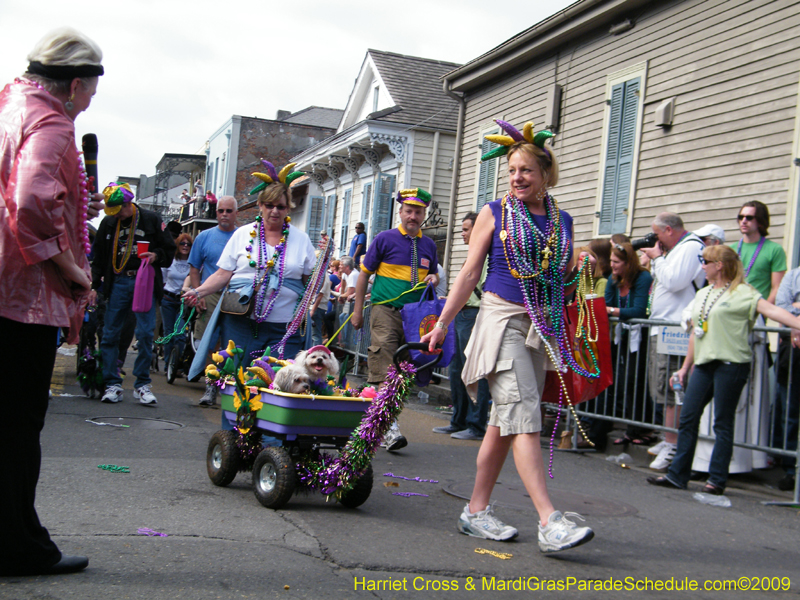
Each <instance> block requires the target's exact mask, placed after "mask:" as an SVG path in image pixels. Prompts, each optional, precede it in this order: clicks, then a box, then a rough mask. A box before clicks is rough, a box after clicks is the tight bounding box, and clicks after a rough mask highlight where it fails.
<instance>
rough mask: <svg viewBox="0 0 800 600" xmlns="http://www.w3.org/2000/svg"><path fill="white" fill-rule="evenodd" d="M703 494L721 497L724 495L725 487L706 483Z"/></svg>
mask: <svg viewBox="0 0 800 600" xmlns="http://www.w3.org/2000/svg"><path fill="white" fill-rule="evenodd" d="M703 493H704V494H710V495H712V496H722V495H724V494H725V486H722V487H720V486H718V485H714V484H713V483H707V484H705V485H704V486H703Z"/></svg>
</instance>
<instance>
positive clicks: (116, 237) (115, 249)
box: [111, 204, 139, 275]
mask: <svg viewBox="0 0 800 600" xmlns="http://www.w3.org/2000/svg"><path fill="white" fill-rule="evenodd" d="M131 206H133V217H131V230H130V233H129V234H128V239H127V241H126V242H125V252H124V256H123V258H122V263H121V264H120V265H119V266H117V254H118V253H119V233H120V229H121V228H122V219H117V231H116V233H115V234H114V246H113V248H112V252H111V266H112V267H113V269H114V273H116V274H117V275H119V274H120V273H122V270H123V269H124V268H125V265H126V264H128V259H129V258H130V257H131V251H132V250H133V238H134V237H135V234H136V225H138V223H139V210H138V209H137V208H136V205H135V204H132V205H131Z"/></svg>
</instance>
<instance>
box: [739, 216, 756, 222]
mask: <svg viewBox="0 0 800 600" xmlns="http://www.w3.org/2000/svg"><path fill="white" fill-rule="evenodd" d="M755 218H756V217H755V215H738V216H737V217H736V220H737V221H752V220H753V219H755Z"/></svg>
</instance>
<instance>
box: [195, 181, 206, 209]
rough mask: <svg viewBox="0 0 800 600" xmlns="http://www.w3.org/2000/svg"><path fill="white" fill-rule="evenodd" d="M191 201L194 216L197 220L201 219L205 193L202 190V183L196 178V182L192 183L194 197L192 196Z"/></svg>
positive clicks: (204, 206) (204, 204)
mask: <svg viewBox="0 0 800 600" xmlns="http://www.w3.org/2000/svg"><path fill="white" fill-rule="evenodd" d="M192 200H194V203H195V204H194V210H195V213H194V216H195V217H198V218H202V217H203V215H204V213H205V210H206V192H205V189H204V188H203V182H202V180H201V179H200V178H199V177H198V178H197V181H195V183H194V195H193V196H192Z"/></svg>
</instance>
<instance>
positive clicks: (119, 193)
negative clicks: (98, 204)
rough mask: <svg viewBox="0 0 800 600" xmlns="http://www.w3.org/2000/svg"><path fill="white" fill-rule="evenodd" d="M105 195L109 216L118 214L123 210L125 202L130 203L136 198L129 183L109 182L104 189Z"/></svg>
mask: <svg viewBox="0 0 800 600" xmlns="http://www.w3.org/2000/svg"><path fill="white" fill-rule="evenodd" d="M103 196H105V202H106V208H105V213H106V214H107V215H109V216H113V215H115V214H117V213H118V212H119V211H120V210H122V205H123V204H129V203H130V202H133V199H134V198H135V196H134V194H133V192H132V191H131V186H129V185H128V184H127V183H122V184H119V183H109V184H108V185H107V186H106V188H105V189H104V190H103Z"/></svg>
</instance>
